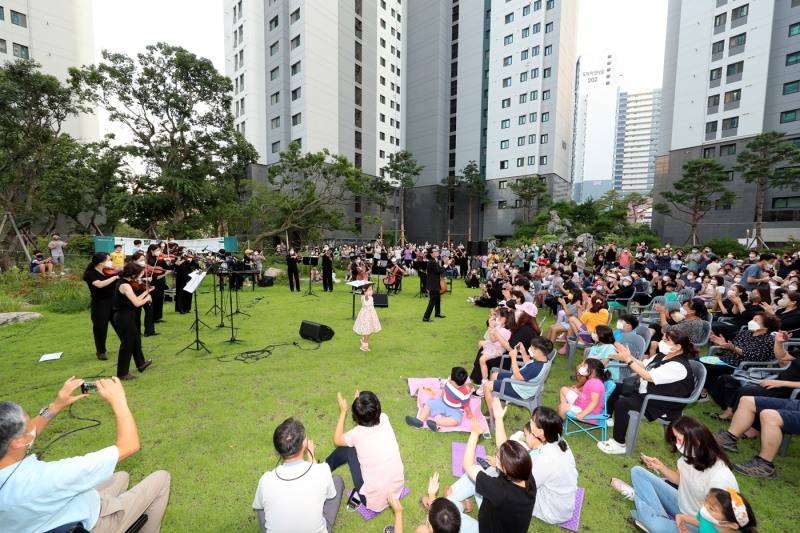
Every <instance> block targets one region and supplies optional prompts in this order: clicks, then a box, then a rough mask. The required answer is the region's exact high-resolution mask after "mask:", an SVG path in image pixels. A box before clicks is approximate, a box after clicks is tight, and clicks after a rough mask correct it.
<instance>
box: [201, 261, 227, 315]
mask: <svg viewBox="0 0 800 533" xmlns="http://www.w3.org/2000/svg"><path fill="white" fill-rule="evenodd" d="M225 266H227V265H225ZM208 271H209V272H210V273H211V274H212V275H213V276H214V280H213V281H214V282H213V283H212V285H213V286H214V305H212V306H211V308H210V309H209V310H208V311H206V314H208V313H210V312H212V311H213V312H214V316H217V310H219V311H220V313H221V314H222V317H223V318H222V322H221V323H220V325H219V327H221V328H224V327H225V318H224V317H225V310H224V309H223V308H222V306H223V305H225V300H224V299H223V297H224V295H223V293H222V291H223V290H224V288H225V282H224V281H222V276H227V275H228V271H227V270H220V268H219V264H213V265H211V266H210V267H209V269H208ZM216 276H219V278H220V279H219V303H220V304H221V305H217V278H216Z"/></svg>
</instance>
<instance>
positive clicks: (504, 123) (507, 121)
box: [500, 118, 511, 130]
mask: <svg viewBox="0 0 800 533" xmlns="http://www.w3.org/2000/svg"><path fill="white" fill-rule="evenodd" d="M510 127H511V119H508V118H506V119H503V120H502V121H501V122H500V129H503V130H505V129H508V128H510Z"/></svg>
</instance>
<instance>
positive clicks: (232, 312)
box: [220, 272, 249, 344]
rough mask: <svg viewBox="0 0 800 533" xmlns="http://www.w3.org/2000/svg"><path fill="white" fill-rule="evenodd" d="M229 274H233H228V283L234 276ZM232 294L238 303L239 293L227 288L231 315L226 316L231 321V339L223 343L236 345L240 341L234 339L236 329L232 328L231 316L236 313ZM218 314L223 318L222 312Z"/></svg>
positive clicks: (223, 313)
mask: <svg viewBox="0 0 800 533" xmlns="http://www.w3.org/2000/svg"><path fill="white" fill-rule="evenodd" d="M231 274H234V272H229V281H230V282H232V280H233V277H234V276H233V275H231ZM239 280H240V282H241V278H239ZM234 292H235V293H236V299H237V302H238V299H239V291H238V290H237V291H234V290H233V288H232V287H228V304H229V305H230V309H231V314H229V315H228V318H230V319H231V338H230V339H229V340H227V341H225V342H229V343H231V344H233V343H236V342H242V341H240V340H238V339H237V338H236V328H234V327H233V315H235V314H236V312H235V311H234V310H233V293H234ZM220 314H221V315H223V316H224V315H225V312H224V311H223V312H222V313H220ZM245 314H246V313H245ZM248 316H249V315H248Z"/></svg>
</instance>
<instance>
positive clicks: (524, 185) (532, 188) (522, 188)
mask: <svg viewBox="0 0 800 533" xmlns="http://www.w3.org/2000/svg"><path fill="white" fill-rule="evenodd" d="M508 188H509V189H511V192H513V193H514V194H515V195H516V197H517V198H519V199H520V200H522V205H523V211H522V213H523V215H522V216H523V218H522V222H523V223H525V222H528V220H529V219H530V214H531V209H532V208H533V203H534V200H535V201H536V211H537V213H538V212H539V211H541V209H542V204H543V198H544V197H545V195H546V193H547V182H546V181H545V179H544V178H540V177H539V176H538V175H536V174H534V175H532V176H528V177H525V178H520V179H518V180H517V181H515V182H514V183H511V184H510V185H509V186H508Z"/></svg>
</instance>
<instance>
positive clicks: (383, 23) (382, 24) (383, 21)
mask: <svg viewBox="0 0 800 533" xmlns="http://www.w3.org/2000/svg"><path fill="white" fill-rule="evenodd" d="M381 28H386V21H385V20H383V19H381Z"/></svg>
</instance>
